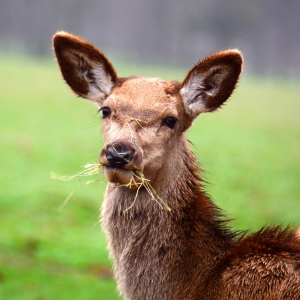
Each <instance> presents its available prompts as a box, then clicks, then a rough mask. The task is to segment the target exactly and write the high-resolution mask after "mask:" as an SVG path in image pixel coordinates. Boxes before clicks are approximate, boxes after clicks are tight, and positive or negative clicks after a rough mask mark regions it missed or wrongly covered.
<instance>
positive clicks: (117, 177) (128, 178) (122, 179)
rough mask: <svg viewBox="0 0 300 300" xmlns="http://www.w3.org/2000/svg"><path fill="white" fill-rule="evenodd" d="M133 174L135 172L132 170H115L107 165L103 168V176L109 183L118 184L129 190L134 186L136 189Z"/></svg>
mask: <svg viewBox="0 0 300 300" xmlns="http://www.w3.org/2000/svg"><path fill="white" fill-rule="evenodd" d="M135 172H136V170H134V169H124V168H117V167H111V166H109V165H105V166H104V176H105V177H106V179H107V180H108V181H109V182H112V183H118V184H121V185H124V186H126V187H128V188H131V189H132V188H134V186H136V187H137V183H136V179H135V177H136V173H135Z"/></svg>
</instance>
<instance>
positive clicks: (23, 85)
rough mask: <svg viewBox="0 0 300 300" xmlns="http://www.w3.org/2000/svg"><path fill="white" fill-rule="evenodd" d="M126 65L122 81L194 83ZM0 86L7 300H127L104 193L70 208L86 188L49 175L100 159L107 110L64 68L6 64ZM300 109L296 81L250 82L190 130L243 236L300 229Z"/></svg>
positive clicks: (100, 187) (94, 189)
mask: <svg viewBox="0 0 300 300" xmlns="http://www.w3.org/2000/svg"><path fill="white" fill-rule="evenodd" d="M116 68H117V70H119V74H120V75H121V76H128V75H143V76H158V77H163V78H167V79H177V80H181V79H182V78H183V77H184V76H185V71H181V70H170V69H169V71H165V70H164V68H162V67H160V68H149V67H142V66H140V67H138V66H136V67H132V66H130V67H129V66H126V65H124V64H118V63H116ZM186 72H187V70H186ZM0 78H1V89H0V99H1V101H0V105H1V106H0V107H1V110H0V128H1V129H0V150H1V157H0V165H1V172H0V216H1V217H0V226H1V229H0V299H5V300H6V299H9V300H11V299H14V300H15V299H21V300H27V299H28V300H29V299H30V300H48V299H49V300H50V299H51V300H52V299H55V300H60V299H64V300H65V299H73V300H76V299H89V300H93V299H105V300H109V299H118V295H117V292H116V290H115V283H114V280H113V278H112V275H111V272H110V268H111V263H110V261H109V259H108V255H107V252H106V242H105V237H104V235H103V233H102V231H101V228H100V226H99V221H98V216H99V207H100V205H101V202H102V199H103V192H104V188H105V185H104V184H100V183H98V184H91V185H88V186H85V187H83V188H81V189H78V190H77V191H76V193H75V194H74V196H73V197H72V198H71V200H70V201H69V203H68V204H67V205H66V206H65V207H64V208H63V209H62V210H60V209H59V207H60V206H61V204H62V203H63V202H64V200H65V199H66V197H67V196H68V194H69V193H70V192H71V191H72V189H73V188H75V187H76V186H77V185H78V184H79V182H78V181H77V180H73V181H71V182H62V181H54V180H51V179H50V172H51V171H54V172H57V173H60V174H63V175H66V174H74V173H76V172H78V171H80V170H81V166H82V165H84V164H86V163H88V162H95V161H96V160H97V158H98V155H99V154H98V153H99V151H100V149H101V144H102V142H101V136H100V129H101V126H100V116H99V115H97V114H96V111H97V110H96V109H95V107H94V106H93V105H92V104H90V103H89V102H88V101H85V100H82V99H78V98H76V97H75V96H74V95H73V94H72V93H71V92H70V91H69V88H68V87H67V86H66V85H65V84H64V83H63V81H62V80H61V76H60V74H59V70H58V68H57V67H56V65H55V63H54V61H53V62H52V61H38V60H25V59H22V58H18V57H10V58H9V59H7V58H6V59H1V67H0ZM299 110H300V87H299V84H298V85H297V84H296V82H295V83H291V82H289V83H287V82H285V81H284V80H280V79H276V80H272V81H271V80H268V81H266V80H263V79H260V78H247V77H245V78H242V80H241V81H240V84H239V87H238V89H237V91H236V92H235V93H234V95H233V97H232V98H231V99H230V101H229V103H228V104H227V105H226V106H225V107H224V108H223V109H222V110H221V111H219V112H216V113H213V114H204V115H202V116H200V117H199V119H198V120H197V121H196V122H195V124H194V127H193V128H192V129H191V130H190V132H189V138H190V140H191V141H192V142H193V144H194V145H193V146H192V147H193V149H194V151H195V152H196V154H197V156H198V157H199V160H200V162H201V165H202V167H203V169H205V171H206V172H205V173H204V174H203V176H204V178H205V179H206V180H207V181H208V182H210V183H211V184H208V185H207V190H208V192H209V193H210V194H211V195H212V197H213V199H215V201H216V203H217V204H218V205H219V206H221V207H222V208H223V209H224V210H225V211H226V212H227V215H228V216H229V217H230V218H233V219H236V220H234V221H232V226H233V227H234V228H235V229H246V228H250V229H251V230H257V229H259V228H260V227H262V226H263V225H264V224H270V223H284V224H289V223H291V224H292V225H293V226H298V225H299V224H300V181H299V179H300V117H299ZM100 178H102V177H101V176H100Z"/></svg>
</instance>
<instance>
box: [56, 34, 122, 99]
mask: <svg viewBox="0 0 300 300" xmlns="http://www.w3.org/2000/svg"><path fill="white" fill-rule="evenodd" d="M53 47H54V51H55V54H56V58H57V62H58V64H59V66H60V69H61V72H62V75H63V78H64V79H65V81H66V82H67V83H68V85H69V86H70V87H71V89H72V90H73V91H74V92H75V93H76V94H77V95H78V96H80V97H83V98H86V99H89V100H92V101H96V102H99V101H100V102H101V101H103V100H104V99H105V98H106V97H107V96H108V95H109V94H110V93H111V90H112V87H113V86H114V84H115V83H116V82H117V78H118V77H117V74H116V71H115V70H114V68H113V66H112V64H111V63H110V62H109V60H108V59H107V58H106V57H105V56H104V54H102V53H101V52H100V51H99V50H98V49H96V48H95V47H94V46H93V45H92V44H90V43H87V42H86V41H84V40H82V39H80V38H78V37H77V36H75V35H72V34H69V33H66V32H58V33H56V34H55V35H54V37H53Z"/></svg>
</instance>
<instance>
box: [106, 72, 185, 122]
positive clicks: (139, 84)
mask: <svg viewBox="0 0 300 300" xmlns="http://www.w3.org/2000/svg"><path fill="white" fill-rule="evenodd" d="M102 106H103V107H105V106H109V107H110V108H112V110H113V111H114V113H116V114H119V115H121V114H122V115H124V116H127V117H131V118H136V119H141V120H144V121H147V122H151V121H154V120H156V119H161V118H164V117H168V116H173V117H176V118H179V117H180V116H181V115H182V114H183V112H184V108H183V104H182V101H181V97H180V95H179V83H176V82H170V81H165V80H162V79H158V78H145V77H134V78H126V79H121V81H120V83H119V84H117V85H116V86H115V87H114V88H113V91H112V93H111V95H110V96H109V97H108V98H107V99H106V100H105V101H104V102H103V105H102Z"/></svg>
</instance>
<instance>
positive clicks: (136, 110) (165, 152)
mask: <svg viewBox="0 0 300 300" xmlns="http://www.w3.org/2000/svg"><path fill="white" fill-rule="evenodd" d="M54 49H55V53H56V57H57V61H58V63H59V66H60V68H61V72H62V75H63V78H64V79H65V81H66V82H67V83H68V85H69V86H70V87H71V89H72V90H73V91H74V92H75V93H76V94H77V95H78V96H80V97H83V98H86V99H89V100H91V101H93V102H95V103H96V104H97V105H98V106H99V108H100V112H101V113H102V116H103V122H102V131H103V136H104V143H105V144H104V147H103V150H102V151H101V155H100V162H101V163H102V164H103V165H104V174H105V176H106V178H107V179H108V181H110V182H113V183H116V184H125V185H126V184H127V185H128V187H131V188H134V184H131V183H132V182H133V181H132V179H133V177H134V174H135V172H137V171H139V172H142V173H143V174H144V176H145V177H146V178H147V179H149V180H150V181H151V183H152V185H153V186H155V187H156V189H159V186H160V185H161V184H163V182H164V179H165V178H170V177H169V176H167V174H166V173H168V172H169V173H170V174H173V176H175V174H176V173H178V172H177V170H180V166H181V165H182V164H184V160H183V159H182V157H183V156H184V155H186V151H187V150H186V149H187V139H186V137H185V134H184V132H185V131H186V130H187V129H188V128H189V127H190V125H191V124H192V121H193V120H194V119H195V118H196V117H197V116H198V115H200V114H201V113H203V112H211V111H214V110H216V109H218V108H220V107H221V106H222V104H223V103H224V102H225V101H226V100H227V99H228V97H229V96H230V95H231V93H232V92H233V90H234V88H235V85H236V82H237V80H238V77H239V74H240V72H241V66H242V56H241V53H240V52H239V51H237V50H227V51H222V52H218V53H216V54H214V55H211V56H209V57H207V58H206V59H204V60H202V61H200V62H199V63H198V64H196V65H195V66H194V67H193V68H192V69H191V70H190V71H189V72H188V74H187V76H186V78H185V79H184V80H183V81H182V83H179V82H176V81H165V80H161V79H157V78H144V77H129V78H119V77H118V76H117V73H116V71H115V70H114V68H113V66H112V64H111V63H110V62H109V60H108V59H107V58H106V57H105V56H104V54H102V53H101V52H100V51H99V50H97V49H96V48H95V47H94V46H93V45H91V44H89V43H87V42H86V41H84V40H82V39H80V38H78V37H76V36H74V35H71V34H68V33H65V32H59V33H57V34H56V35H55V36H54ZM170 174H168V175H170ZM171 176H172V175H171ZM135 180H137V179H135Z"/></svg>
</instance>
